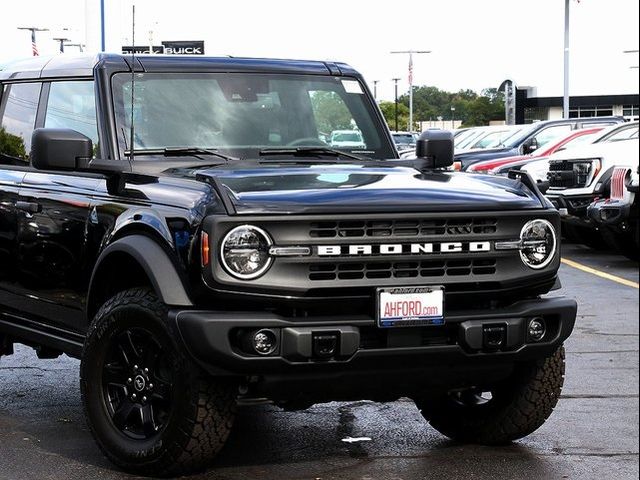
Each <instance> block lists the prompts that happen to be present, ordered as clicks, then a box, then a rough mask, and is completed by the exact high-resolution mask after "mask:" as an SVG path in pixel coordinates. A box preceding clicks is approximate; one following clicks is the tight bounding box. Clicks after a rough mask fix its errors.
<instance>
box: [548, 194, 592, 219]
mask: <svg viewBox="0 0 640 480" xmlns="http://www.w3.org/2000/svg"><path fill="white" fill-rule="evenodd" d="M546 197H547V198H548V199H549V201H550V202H551V203H552V204H553V206H554V207H556V209H557V210H558V212H560V218H561V219H562V220H563V221H570V222H573V223H589V217H588V215H587V209H588V207H589V205H591V203H593V202H594V201H595V200H596V198H597V197H596V195H594V194H587V195H563V194H561V193H553V192H549V193H547V194H546Z"/></svg>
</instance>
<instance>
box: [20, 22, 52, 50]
mask: <svg viewBox="0 0 640 480" xmlns="http://www.w3.org/2000/svg"><path fill="white" fill-rule="evenodd" d="M18 30H30V31H31V53H33V56H34V57H37V56H38V55H40V54H39V53H38V47H37V46H36V32H48V31H49V29H48V28H38V27H18Z"/></svg>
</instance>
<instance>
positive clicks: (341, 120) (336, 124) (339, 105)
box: [311, 91, 353, 134]
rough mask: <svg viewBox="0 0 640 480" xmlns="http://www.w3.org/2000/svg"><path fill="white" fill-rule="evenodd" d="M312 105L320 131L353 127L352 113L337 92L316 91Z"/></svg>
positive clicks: (312, 97) (326, 131)
mask: <svg viewBox="0 0 640 480" xmlns="http://www.w3.org/2000/svg"><path fill="white" fill-rule="evenodd" d="M311 106H312V108H313V113H314V115H315V117H316V124H317V126H318V130H319V131H320V132H323V133H327V134H328V133H331V132H332V131H333V130H347V129H351V128H353V125H352V117H351V113H350V112H349V109H348V108H347V106H346V105H345V104H344V101H343V100H342V98H340V95H338V94H337V93H336V92H326V91H317V92H314V93H313V95H312V96H311Z"/></svg>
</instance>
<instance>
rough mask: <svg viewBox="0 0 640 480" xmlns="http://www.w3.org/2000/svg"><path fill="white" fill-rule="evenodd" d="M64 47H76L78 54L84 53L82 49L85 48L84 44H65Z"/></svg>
mask: <svg viewBox="0 0 640 480" xmlns="http://www.w3.org/2000/svg"><path fill="white" fill-rule="evenodd" d="M64 46H65V47H78V49H79V50H80V53H82V52H84V47H85V46H86V45H85V44H84V43H65V44H64Z"/></svg>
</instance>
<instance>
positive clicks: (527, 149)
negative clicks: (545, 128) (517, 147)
mask: <svg viewBox="0 0 640 480" xmlns="http://www.w3.org/2000/svg"><path fill="white" fill-rule="evenodd" d="M537 149H538V141H537V140H536V139H535V138H530V139H529V140H527V141H526V142H524V143H523V144H522V154H523V155H529V154H530V153H533V152H534V151H535V150H537Z"/></svg>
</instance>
